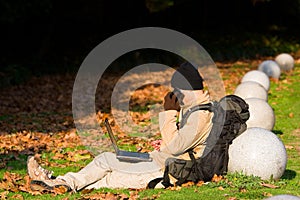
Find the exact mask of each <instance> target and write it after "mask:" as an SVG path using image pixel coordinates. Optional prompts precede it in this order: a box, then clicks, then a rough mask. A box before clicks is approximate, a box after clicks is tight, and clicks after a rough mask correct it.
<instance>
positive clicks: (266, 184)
mask: <svg viewBox="0 0 300 200" xmlns="http://www.w3.org/2000/svg"><path fill="white" fill-rule="evenodd" d="M261 185H262V186H264V187H267V188H272V189H275V188H278V187H279V186H276V185H273V184H269V183H261Z"/></svg>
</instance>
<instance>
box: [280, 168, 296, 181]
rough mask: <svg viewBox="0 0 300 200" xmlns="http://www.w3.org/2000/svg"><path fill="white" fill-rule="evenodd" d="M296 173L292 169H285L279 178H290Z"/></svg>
mask: <svg viewBox="0 0 300 200" xmlns="http://www.w3.org/2000/svg"><path fill="white" fill-rule="evenodd" d="M296 175H297V173H296V172H295V171H294V170H290V169H286V170H285V172H284V174H283V176H282V177H281V178H282V179H286V180H292V179H294V178H295V177H296Z"/></svg>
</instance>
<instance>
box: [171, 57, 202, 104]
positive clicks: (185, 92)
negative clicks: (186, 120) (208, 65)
mask: <svg viewBox="0 0 300 200" xmlns="http://www.w3.org/2000/svg"><path fill="white" fill-rule="evenodd" d="M171 86H172V87H173V88H174V91H173V93H174V94H175V95H176V96H177V98H178V100H179V102H180V105H184V104H185V103H186V101H192V100H193V99H194V98H195V93H197V91H201V92H202V90H203V78H202V77H201V75H200V74H199V72H198V70H197V69H196V68H195V66H193V65H192V64H190V63H189V62H184V63H182V64H181V65H180V67H179V68H178V69H177V70H176V71H175V72H174V74H173V76H172V78H171Z"/></svg>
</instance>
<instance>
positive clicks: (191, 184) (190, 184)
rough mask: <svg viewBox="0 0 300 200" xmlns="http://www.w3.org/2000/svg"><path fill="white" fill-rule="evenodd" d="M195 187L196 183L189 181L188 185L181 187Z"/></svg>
mask: <svg viewBox="0 0 300 200" xmlns="http://www.w3.org/2000/svg"><path fill="white" fill-rule="evenodd" d="M193 185H195V183H194V182H192V181H189V182H187V183H184V184H182V185H181V187H190V186H193Z"/></svg>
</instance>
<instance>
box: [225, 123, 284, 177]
mask: <svg viewBox="0 0 300 200" xmlns="http://www.w3.org/2000/svg"><path fill="white" fill-rule="evenodd" d="M228 153H229V162H228V172H230V173H233V172H238V173H243V174H245V175H248V176H249V175H253V176H258V177H260V178H261V179H263V180H269V179H271V178H273V179H275V180H277V179H279V178H280V177H281V176H282V175H283V173H284V171H285V169H286V163H287V153H286V149H285V146H284V144H283V143H282V141H281V140H280V139H279V138H278V137H277V136H276V135H275V134H274V133H272V132H271V131H268V130H266V129H263V128H248V129H247V130H246V131H245V132H244V133H242V134H241V135H240V136H238V137H237V138H235V139H234V140H233V142H232V144H231V145H230V146H229V152H228Z"/></svg>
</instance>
